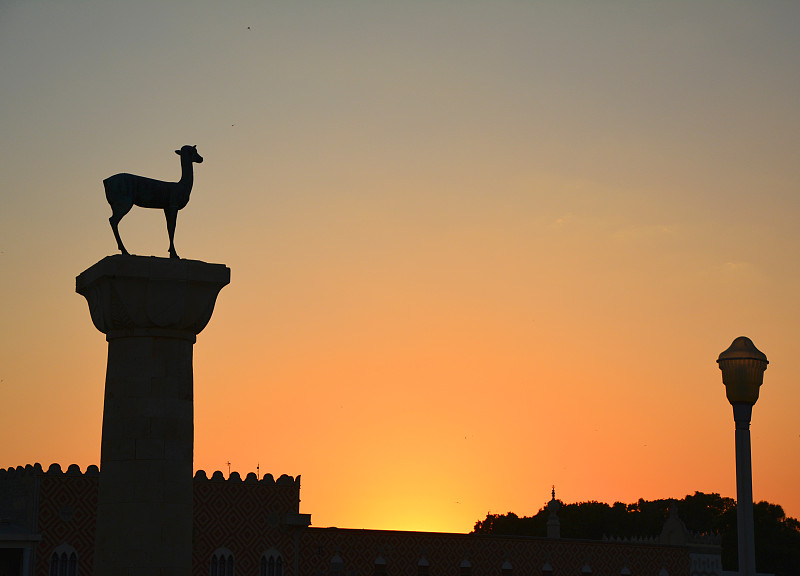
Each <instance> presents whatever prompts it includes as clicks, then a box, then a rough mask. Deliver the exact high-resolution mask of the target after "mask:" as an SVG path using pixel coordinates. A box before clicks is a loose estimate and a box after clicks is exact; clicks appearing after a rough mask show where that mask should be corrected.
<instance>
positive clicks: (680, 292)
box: [0, 0, 800, 532]
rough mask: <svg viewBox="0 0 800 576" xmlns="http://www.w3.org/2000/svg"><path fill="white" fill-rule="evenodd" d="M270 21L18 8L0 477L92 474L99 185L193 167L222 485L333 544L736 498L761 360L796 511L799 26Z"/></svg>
mask: <svg viewBox="0 0 800 576" xmlns="http://www.w3.org/2000/svg"><path fill="white" fill-rule="evenodd" d="M264 4H265V3H262V2H230V3H225V4H224V5H223V4H219V3H211V2H177V1H176V2H169V3H162V2H141V3H140V2H137V3H133V4H131V5H126V6H121V5H118V4H117V3H104V2H99V1H98V2H95V1H88V0H87V1H82V2H76V3H70V5H69V6H66V5H62V4H55V3H31V2H20V1H11V2H5V3H3V4H0V77H2V78H3V81H2V83H0V134H2V137H1V138H2V142H3V144H4V145H3V147H2V154H0V299H1V301H2V302H3V304H2V306H1V307H0V310H2V315H0V318H1V319H2V327H3V329H2V331H0V394H2V395H1V396H0V466H3V467H7V466H17V465H24V464H27V463H33V462H41V463H42V464H43V465H44V466H45V467H46V466H48V465H49V464H50V463H51V462H59V463H61V464H62V466H66V465H68V464H70V463H73V462H75V463H78V464H80V465H81V467H82V468H84V467H85V466H87V465H89V464H92V463H97V462H98V460H99V448H100V426H101V418H102V398H103V380H104V372H105V358H106V342H105V340H104V337H103V335H102V334H100V333H99V332H97V331H96V330H95V329H94V327H93V326H92V324H91V321H90V319H89V314H88V310H87V307H86V303H85V301H84V300H83V298H81V297H80V296H78V295H77V294H75V293H74V278H75V276H76V275H77V274H79V273H80V272H81V271H82V270H84V269H86V268H88V267H89V266H90V265H92V264H93V263H94V262H96V261H97V260H99V259H101V258H102V257H104V256H106V255H108V254H113V253H115V243H114V239H113V235H112V233H111V230H110V229H109V226H108V221H107V218H108V216H109V215H110V209H109V208H108V205H107V203H106V201H105V198H104V196H103V188H102V184H101V181H102V180H103V178H105V177H107V176H109V175H111V174H115V173H117V172H132V173H137V174H142V175H146V176H150V177H154V178H160V179H165V180H170V179H177V178H178V175H179V165H178V161H177V158H176V157H175V155H174V154H173V152H172V151H173V150H174V149H176V148H178V147H180V146H181V145H183V144H196V145H197V147H198V151H199V152H200V154H202V155H203V156H204V158H205V162H204V163H203V164H202V165H199V166H197V167H196V171H195V186H194V190H193V194H192V200H191V202H190V203H189V205H188V207H187V208H186V209H185V210H183V211H182V212H181V214H180V216H179V218H178V227H177V233H176V238H175V242H176V246H177V249H178V252H179V253H180V254H181V255H182V256H183V257H186V258H192V259H198V260H205V261H208V262H218V263H224V264H227V265H228V266H229V267H230V268H231V270H232V280H231V284H230V285H229V286H227V287H226V288H224V289H223V291H222V293H221V295H220V298H219V300H218V303H217V308H216V311H215V314H214V317H213V318H212V320H211V323H210V324H209V326H208V327H207V328H206V330H205V331H204V332H203V333H201V334H200V335H199V337H198V342H197V344H196V346H195V414H196V416H195V464H196V467H197V468H202V469H205V470H206V471H207V472H209V473H211V472H213V471H214V470H226V469H227V466H226V463H227V462H228V461H230V462H231V467H232V469H233V470H237V471H239V472H240V473H242V474H243V475H244V474H245V473H247V472H250V471H255V469H256V466H257V465H260V470H261V473H262V474H263V473H267V472H270V473H272V474H273V475H275V476H276V477H277V476H278V475H280V474H290V475H297V474H301V475H302V478H303V479H302V486H303V488H302V492H301V497H302V502H301V506H300V507H301V512H305V513H310V514H311V515H312V524H313V525H316V526H340V527H355V528H394V529H415V530H442V531H465V532H466V531H469V530H470V529H471V528H472V526H473V524H474V523H475V521H477V520H479V519H482V518H483V517H484V516H485V514H486V513H487V511H490V512H495V513H505V512H507V511H509V510H512V511H514V512H516V513H517V514H520V515H531V514H534V513H536V511H537V510H538V509H539V508H540V507H541V506H542V505H543V503H544V502H545V501H546V500H547V499H549V494H550V486H551V485H552V484H555V485H556V490H557V493H558V496H559V498H561V499H562V500H564V501H567V502H576V501H584V500H599V501H606V502H609V503H611V502H613V501H616V500H619V501H624V502H631V501H634V500H636V499H638V498H640V497H643V498H649V499H652V498H665V497H677V498H680V497H683V496H685V495H686V494H688V493H693V492H694V491H695V490H700V491H704V492H719V493H721V494H723V495H725V496H731V497H735V476H734V444H733V435H734V434H733V432H734V429H733V418H732V413H731V408H730V406H729V405H728V403H727V401H726V400H725V396H724V389H723V386H722V383H721V377H720V373H719V370H718V369H717V365H716V363H715V360H716V358H717V356H718V354H719V353H720V352H721V351H722V350H724V349H725V348H727V347H728V345H729V344H730V343H731V341H732V340H733V339H734V338H735V337H737V336H740V335H747V336H749V337H751V338H752V339H753V341H754V342H755V344H756V345H757V346H758V347H759V348H760V349H761V350H762V351H763V352H764V353H765V354H767V356H768V357H769V359H770V365H769V369H768V370H767V372H766V374H765V384H764V388H763V389H762V392H761V398H760V400H759V402H758V404H757V405H756V407H755V409H754V415H753V424H752V443H753V482H754V495H755V498H756V500H762V499H766V500H769V501H771V502H774V503H778V504H781V505H782V506H783V507H784V509H785V510H786V512H787V513H788V514H790V515H792V516H794V517H799V516H800V494H798V491H797V489H796V487H797V485H798V484H800V466H798V454H800V428H798V420H797V416H796V413H797V409H798V406H800V387H798V386H797V383H796V378H795V377H793V376H791V374H792V373H793V372H794V366H793V363H794V359H795V358H796V356H797V354H796V351H797V350H798V348H799V347H800V336H799V335H798V334H797V330H796V329H795V327H796V326H797V325H798V323H800V311H799V310H798V306H797V305H796V302H797V294H798V293H800V265H798V263H797V262H798V260H797V258H795V254H796V252H797V247H798V246H800V227H798V226H797V219H798V216H800V202H798V194H797V192H798V182H800V162H798V158H797V151H798V149H800V148H799V147H798V144H799V143H798V134H800V113H798V107H797V102H799V101H800V75H798V69H797V65H796V63H797V55H798V54H799V53H800V37H798V35H797V34H796V23H797V22H798V21H800V20H799V18H800V5H797V4H794V3H788V2H770V1H767V2H760V3H758V4H753V3H749V2H740V1H735V0H734V1H722V0H718V1H711V2H704V3H701V4H697V3H694V2H689V1H686V2H680V1H676V2H660V3H656V2H653V3H639V2H633V1H631V2H621V1H620V2H593V3H591V4H589V3H584V2H511V1H508V2H506V1H503V2H488V1H487V2H480V1H472V2H455V1H450V0H445V1H441V2H435V3H431V2H422V1H413V2H412V1H408V2H392V3H388V2H384V3H378V2H363V1H354V0H346V1H343V2H337V3H328V2H322V1H319V2H306V1H301V2H293V3H270V4H267V5H264ZM120 230H121V234H122V237H123V239H124V240H125V244H126V246H127V247H128V249H129V250H131V252H133V253H137V254H155V255H159V256H166V255H167V251H166V249H167V246H168V242H167V236H166V231H165V229H164V224H163V216H162V215H161V214H160V213H158V212H156V211H152V210H143V209H134V210H133V211H132V212H131V213H130V214H129V215H128V216H126V217H125V219H124V220H123V221H122V224H121V225H120Z"/></svg>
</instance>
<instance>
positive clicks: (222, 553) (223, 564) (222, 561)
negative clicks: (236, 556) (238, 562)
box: [209, 548, 236, 576]
mask: <svg viewBox="0 0 800 576" xmlns="http://www.w3.org/2000/svg"><path fill="white" fill-rule="evenodd" d="M235 570H236V566H235V563H234V560H233V552H231V551H230V550H228V549H227V548H217V549H216V550H215V551H214V553H213V554H212V555H211V566H210V569H209V574H210V575H211V576H236V571H235Z"/></svg>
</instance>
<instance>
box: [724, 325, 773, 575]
mask: <svg viewBox="0 0 800 576" xmlns="http://www.w3.org/2000/svg"><path fill="white" fill-rule="evenodd" d="M717 363H718V364H719V369H720V370H722V383H723V384H724V385H725V394H726V395H727V396H728V402H730V403H731V405H732V406H733V420H734V422H735V423H736V520H737V527H738V531H739V574H742V575H745V576H755V574H756V557H755V553H756V550H755V543H754V539H753V538H754V536H753V471H752V464H751V462H750V418H751V416H752V414H753V404H755V403H756V400H758V390H759V388H760V387H761V384H762V383H763V382H764V370H766V369H767V364H769V361H768V360H767V357H766V355H765V354H764V353H763V352H761V351H760V350H759V349H758V348H756V347H755V344H753V341H752V340H750V338H746V337H744V336H739V337H738V338H737V339H736V340H734V341H733V344H731V345H730V348H728V349H727V350H725V351H724V352H723V353H722V354H720V355H719V358H718V359H717Z"/></svg>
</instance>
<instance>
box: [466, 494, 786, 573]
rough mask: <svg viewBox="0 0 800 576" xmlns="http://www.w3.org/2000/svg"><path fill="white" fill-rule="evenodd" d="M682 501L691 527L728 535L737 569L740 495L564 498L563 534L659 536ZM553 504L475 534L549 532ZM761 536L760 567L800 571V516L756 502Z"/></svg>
mask: <svg viewBox="0 0 800 576" xmlns="http://www.w3.org/2000/svg"><path fill="white" fill-rule="evenodd" d="M673 503H674V504H676V505H677V507H678V512H679V514H680V518H681V520H682V521H683V523H684V524H685V525H686V528H687V529H688V530H689V531H690V532H694V533H698V534H719V535H720V537H721V540H722V552H721V554H722V567H723V569H724V570H731V571H733V570H736V569H737V566H738V561H737V555H738V545H737V542H738V540H737V538H738V532H737V529H736V501H735V500H733V499H732V498H725V497H723V496H720V495H719V494H716V493H712V494H704V493H703V492H695V493H694V494H693V495H687V496H686V497H685V498H683V499H681V500H674V499H665V500H652V501H648V500H644V499H641V498H640V499H639V501H638V502H636V503H634V504H623V503H622V502H615V503H614V504H613V505H612V506H609V505H608V504H605V503H602V502H579V503H575V504H564V503H562V504H561V508H560V510H559V512H558V517H559V520H560V521H561V537H562V538H575V539H590V540H600V539H602V538H603V537H604V536H609V537H611V536H613V537H619V538H651V537H654V536H658V535H659V534H660V533H661V529H662V527H663V525H664V521H665V520H666V518H667V516H668V515H669V508H670V506H671V505H672V504H673ZM548 515H549V513H548V511H547V506H546V505H545V506H543V507H542V508H541V509H540V510H539V511H538V512H537V513H536V514H535V515H534V516H530V517H519V516H517V515H516V514H514V513H513V512H509V513H508V514H488V513H487V515H486V518H485V519H484V520H479V521H478V522H476V523H475V527H474V529H473V531H472V532H473V533H474V534H498V535H513V536H528V537H543V536H545V534H546V533H547V517H548ZM753 519H754V525H755V526H754V527H755V539H756V542H755V544H756V568H757V569H758V571H759V572H765V573H773V574H775V575H776V576H800V522H798V520H796V519H795V518H788V517H787V516H786V514H785V513H784V511H783V508H781V507H780V506H778V505H776V504H770V503H769V502H759V503H757V504H755V505H754V507H753Z"/></svg>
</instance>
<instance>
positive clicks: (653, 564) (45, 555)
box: [0, 464, 721, 576]
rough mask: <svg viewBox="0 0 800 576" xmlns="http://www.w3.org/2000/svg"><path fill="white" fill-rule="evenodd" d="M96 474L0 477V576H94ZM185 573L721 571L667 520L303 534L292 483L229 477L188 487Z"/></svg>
mask: <svg viewBox="0 0 800 576" xmlns="http://www.w3.org/2000/svg"><path fill="white" fill-rule="evenodd" d="M98 480H99V471H98V469H97V467H96V466H90V467H89V468H88V469H87V470H86V472H85V473H82V472H81V471H80V469H79V468H78V467H77V466H76V465H72V466H70V467H69V468H68V469H67V470H66V472H63V471H62V469H61V468H60V466H58V465H57V464H53V465H52V466H50V468H49V469H48V470H47V471H46V472H45V471H44V470H43V469H42V467H41V466H39V465H38V464H36V465H34V466H27V467H24V468H23V467H17V468H10V469H8V470H0V576H12V575H13V576H18V575H23V576H30V575H35V576H88V575H91V574H92V563H93V555H94V536H95V516H96V511H97V489H98ZM193 502H194V526H193V536H192V539H193V559H192V563H193V570H192V573H193V575H194V576H206V575H211V576H236V575H238V576H368V575H376V576H387V575H388V576H395V575H396V576H405V575H407V576H448V575H452V576H473V575H475V576H482V575H493V574H496V575H498V576H514V575H518V576H519V575H534V574H535V575H539V574H544V575H547V574H553V575H555V576H562V575H563V576H567V575H570V576H577V575H588V574H593V575H609V576H610V575H627V574H630V575H634V576H636V575H640V574H641V575H651V576H668V575H691V576H715V575H718V574H720V573H721V564H720V559H719V546H718V545H717V544H716V543H714V542H710V543H709V542H705V543H702V542H692V541H691V539H690V538H688V537H687V536H688V535H687V534H686V533H685V529H682V528H681V526H682V525H681V524H680V523H679V521H678V520H677V517H675V518H671V519H669V520H668V521H667V524H666V525H665V530H664V533H663V534H662V538H661V539H657V538H653V539H649V540H646V541H639V542H627V541H586V540H565V539H560V538H544V537H542V538H517V537H499V536H485V535H476V534H447V533H429V532H403V531H391V530H351V529H337V528H316V527H311V526H310V521H311V518H310V515H308V514H301V513H300V511H299V504H300V477H299V476H298V477H297V478H292V477H290V476H285V475H284V476H281V477H279V478H278V479H277V480H275V479H274V478H273V477H272V476H271V475H269V474H267V475H265V476H264V477H263V478H261V479H258V478H257V477H256V475H255V474H252V473H251V474H248V475H247V476H246V477H245V478H244V479H242V478H241V477H240V476H239V474H238V473H236V472H234V473H232V474H231V475H230V477H229V478H228V479H225V478H224V477H223V475H222V473H221V472H215V473H214V475H212V477H211V478H208V477H207V476H206V474H205V473H204V472H203V471H198V472H197V474H196V475H195V481H194V483H193Z"/></svg>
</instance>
